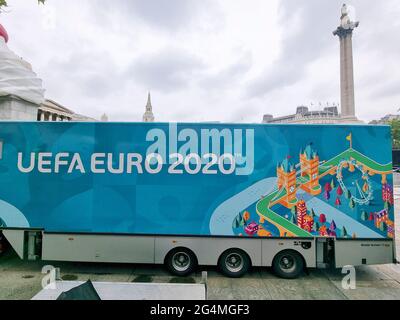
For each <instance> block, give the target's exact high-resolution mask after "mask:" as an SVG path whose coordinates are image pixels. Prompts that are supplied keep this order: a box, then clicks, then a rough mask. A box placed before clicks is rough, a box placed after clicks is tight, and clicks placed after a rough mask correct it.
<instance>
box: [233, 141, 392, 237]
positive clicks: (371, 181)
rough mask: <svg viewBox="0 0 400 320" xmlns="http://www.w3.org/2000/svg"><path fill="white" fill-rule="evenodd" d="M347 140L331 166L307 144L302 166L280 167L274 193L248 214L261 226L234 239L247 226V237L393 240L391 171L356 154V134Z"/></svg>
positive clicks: (301, 155)
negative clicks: (256, 233) (261, 231)
mask: <svg viewBox="0 0 400 320" xmlns="http://www.w3.org/2000/svg"><path fill="white" fill-rule="evenodd" d="M346 140H347V141H348V142H349V143H350V147H349V148H348V149H347V150H345V151H344V152H342V153H340V154H338V155H336V156H335V157H333V158H331V159H329V160H327V161H324V160H321V159H320V157H319V155H318V152H317V150H316V148H315V147H314V146H313V144H312V143H309V144H308V145H306V146H305V148H304V149H301V150H300V153H299V157H298V159H299V161H298V163H295V162H294V158H293V157H291V156H287V157H286V158H285V159H284V160H283V161H282V162H279V163H278V164H277V169H276V174H277V187H276V189H274V190H273V191H272V192H270V193H268V194H266V195H263V196H262V197H261V199H259V200H258V201H257V202H256V204H255V206H254V207H251V209H250V208H249V209H248V210H250V211H251V210H253V214H254V213H256V214H257V215H258V216H259V217H260V224H259V225H256V224H254V223H252V224H250V225H247V224H246V222H244V224H239V225H235V227H236V228H234V229H235V233H236V234H242V233H241V232H240V231H241V230H240V229H241V226H243V227H244V230H245V234H249V232H247V231H246V230H248V229H251V230H254V229H255V228H270V229H271V230H273V229H275V232H271V233H270V235H271V236H275V237H311V236H329V237H340V238H349V237H352V238H357V237H361V238H382V237H388V238H393V236H394V229H393V226H394V222H393V188H392V187H391V185H390V184H389V183H388V176H390V175H391V174H392V165H391V163H387V164H380V163H378V162H376V161H374V160H373V159H370V158H369V157H367V156H365V155H363V154H362V153H360V152H358V151H357V150H355V149H353V147H352V144H353V141H352V140H353V135H352V133H350V134H349V135H348V136H346ZM380 190H381V194H380ZM368 211H371V212H370V215H368ZM246 213H247V215H248V214H249V212H248V211H246ZM239 217H240V215H239ZM248 219H250V217H248ZM248 219H247V220H248ZM335 221H336V222H335ZM338 223H340V224H339V225H338ZM266 225H268V226H266ZM250 235H251V236H253V234H250Z"/></svg>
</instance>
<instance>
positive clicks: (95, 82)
mask: <svg viewBox="0 0 400 320" xmlns="http://www.w3.org/2000/svg"><path fill="white" fill-rule="evenodd" d="M49 66H51V68H49V71H51V73H50V74H48V75H46V74H45V75H44V76H45V78H47V79H50V80H51V82H52V83H58V84H60V83H63V85H62V86H60V85H58V86H57V87H58V88H56V91H65V90H69V88H71V90H74V94H77V93H78V92H79V93H81V94H82V95H83V96H85V97H86V98H104V97H106V96H108V95H110V94H115V92H116V90H118V89H120V88H121V84H124V80H123V79H122V73H121V72H120V71H119V70H118V68H117V67H116V65H115V63H114V62H113V60H112V59H111V58H110V57H109V56H108V55H107V54H106V53H104V52H103V53H98V52H97V53H96V52H87V51H75V52H74V53H71V54H70V55H69V56H68V57H67V58H65V57H63V58H54V59H52V60H51V61H49ZM52 80H53V81H52ZM52 83H49V84H48V85H49V86H52ZM71 94H72V92H71Z"/></svg>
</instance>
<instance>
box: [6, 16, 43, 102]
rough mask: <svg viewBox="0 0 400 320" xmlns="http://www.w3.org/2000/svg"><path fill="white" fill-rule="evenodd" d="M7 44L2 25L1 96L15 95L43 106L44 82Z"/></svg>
mask: <svg viewBox="0 0 400 320" xmlns="http://www.w3.org/2000/svg"><path fill="white" fill-rule="evenodd" d="M7 42H8V34H7V31H6V30H5V29H4V27H3V26H2V25H1V24H0V60H1V64H0V96H8V95H14V96H17V97H19V98H21V99H23V100H26V101H29V102H32V103H35V104H41V103H42V102H43V101H44V89H43V87H42V80H41V79H39V78H38V77H37V75H36V73H34V72H33V71H32V68H31V67H30V65H29V64H28V63H27V62H26V61H24V60H23V59H22V58H21V57H19V56H17V55H16V54H15V53H14V52H12V51H11V50H10V49H9V48H8V46H7Z"/></svg>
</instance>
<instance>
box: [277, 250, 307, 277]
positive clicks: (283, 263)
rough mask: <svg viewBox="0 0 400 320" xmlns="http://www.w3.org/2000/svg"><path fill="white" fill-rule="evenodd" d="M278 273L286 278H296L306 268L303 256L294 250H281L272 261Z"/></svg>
mask: <svg viewBox="0 0 400 320" xmlns="http://www.w3.org/2000/svg"><path fill="white" fill-rule="evenodd" d="M272 268H273V270H274V272H275V274H276V275H278V276H279V277H281V278H284V279H295V278H297V277H299V276H300V274H301V273H302V272H303V270H304V261H303V257H302V256H301V255H300V254H299V253H298V252H296V251H294V250H285V251H282V252H279V253H278V254H277V255H276V256H275V258H274V261H273V262H272Z"/></svg>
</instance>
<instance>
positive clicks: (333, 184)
mask: <svg viewBox="0 0 400 320" xmlns="http://www.w3.org/2000/svg"><path fill="white" fill-rule="evenodd" d="M331 188H332V190H333V189H335V188H336V184H335V180H334V179H332V181H331Z"/></svg>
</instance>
